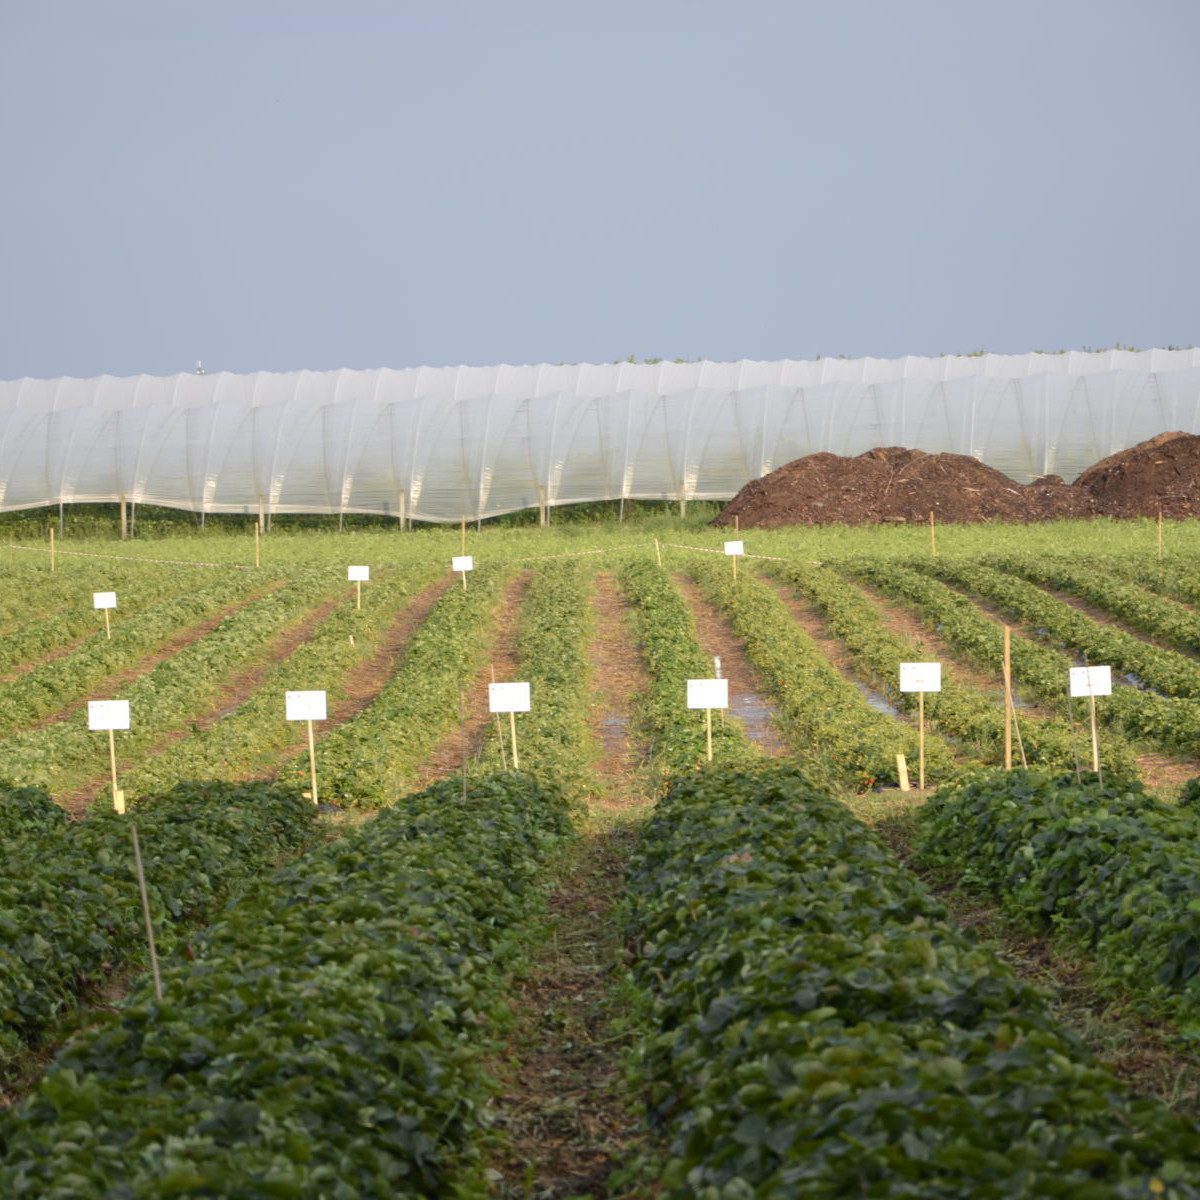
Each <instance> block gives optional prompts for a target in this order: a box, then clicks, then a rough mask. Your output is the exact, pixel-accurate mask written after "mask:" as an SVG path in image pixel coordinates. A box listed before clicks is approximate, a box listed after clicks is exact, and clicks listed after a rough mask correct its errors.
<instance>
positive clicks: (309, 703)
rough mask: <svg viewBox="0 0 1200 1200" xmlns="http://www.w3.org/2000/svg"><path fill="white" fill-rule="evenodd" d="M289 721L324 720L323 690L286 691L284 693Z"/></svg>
mask: <svg viewBox="0 0 1200 1200" xmlns="http://www.w3.org/2000/svg"><path fill="white" fill-rule="evenodd" d="M285 699H286V703H287V719H288V720H289V721H324V720H325V693H324V692H288V693H287V694H286V697H285Z"/></svg>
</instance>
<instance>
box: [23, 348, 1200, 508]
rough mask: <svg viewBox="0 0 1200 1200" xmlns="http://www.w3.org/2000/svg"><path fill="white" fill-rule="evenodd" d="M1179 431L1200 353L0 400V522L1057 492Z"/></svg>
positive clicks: (59, 393) (509, 374)
mask: <svg viewBox="0 0 1200 1200" xmlns="http://www.w3.org/2000/svg"><path fill="white" fill-rule="evenodd" d="M1168 430H1184V431H1186V432H1191V433H1200V351H1197V350H1146V351H1104V352H1099V353H1088V352H1072V353H1067V354H1038V353H1033V354H1022V355H995V354H981V355H966V356H946V357H941V358H916V357H908V358H898V359H876V358H860V359H812V360H782V361H777V362H757V361H743V362H707V361H704V362H688V363H627V362H623V363H608V364H604V363H602V364H574V365H565V366H564V365H551V364H541V365H530V366H509V365H499V366H492V367H437V368H431V367H416V368H409V369H403V370H393V369H381V370H362V371H359V370H340V371H325V372H318V371H297V372H289V373H268V372H258V373H255V374H233V373H228V372H218V373H213V374H205V375H196V374H181V375H173V376H147V375H140V376H131V377H124V378H118V377H113V376H103V377H100V378H97V379H69V378H62V379H17V380H9V381H3V382H0V510H14V509H22V508H34V507H39V506H43V505H56V504H59V503H87V502H113V501H118V500H121V499H122V498H124V499H126V500H129V501H132V502H134V503H138V504H147V503H148V504H161V505H166V506H168V507H172V508H180V509H187V510H190V511H193V512H199V513H238V512H244V513H257V512H259V511H263V512H265V513H268V514H270V513H376V514H386V515H391V516H397V515H399V516H403V517H406V518H409V519H413V520H420V521H455V522H456V521H458V520H460V519H462V518H464V517H465V518H467V519H469V520H479V519H483V518H485V517H490V516H498V515H500V514H502V513H507V512H513V511H516V510H519V509H524V508H533V507H542V506H545V507H546V508H552V507H554V506H556V505H563V504H575V503H579V502H582V501H594V500H622V499H630V500H634V499H643V500H670V501H675V502H679V503H681V504H686V503H687V501H689V500H693V499H703V500H724V499H727V498H729V497H730V496H732V495H733V494H734V493H735V492H736V491H737V490H738V489H739V488H740V487H741V486H742V485H743V484H745V483H746V482H747V481H749V480H750V479H754V478H757V477H759V476H761V475H764V474H766V473H767V472H769V471H771V470H773V469H775V468H776V467H778V466H781V465H782V464H783V463H785V462H789V461H791V460H792V459H795V458H799V457H801V456H803V455H806V454H811V453H814V452H815V451H819V450H827V451H831V452H833V453H835V454H843V455H854V454H860V453H862V452H863V451H865V450H869V449H871V448H872V447H875V446H881V445H886V446H909V447H914V448H917V449H921V450H926V451H929V452H938V451H952V452H954V453H959V454H968V455H972V456H973V457H975V458H977V459H979V460H981V461H982V462H984V463H987V464H988V465H989V466H993V467H996V468H997V469H999V470H1001V471H1003V472H1005V473H1006V474H1007V475H1009V476H1011V477H1012V478H1013V479H1016V480H1018V481H1021V482H1028V481H1030V480H1032V479H1035V478H1037V477H1038V476H1040V475H1044V474H1051V473H1053V474H1058V475H1062V476H1063V477H1064V478H1067V479H1072V478H1074V477H1075V476H1076V475H1078V474H1079V473H1080V472H1081V471H1082V470H1084V469H1085V468H1086V467H1088V466H1090V465H1091V464H1092V463H1093V462H1095V461H1097V460H1098V459H1100V458H1103V457H1105V456H1106V455H1109V454H1112V453H1115V452H1116V451H1119V450H1122V449H1125V448H1127V447H1128V446H1131V445H1133V444H1135V443H1137V442H1139V441H1143V440H1145V439H1146V438H1149V437H1152V436H1154V435H1155V434H1158V433H1163V432H1166V431H1168Z"/></svg>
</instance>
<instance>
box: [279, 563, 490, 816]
mask: <svg viewBox="0 0 1200 1200" xmlns="http://www.w3.org/2000/svg"><path fill="white" fill-rule="evenodd" d="M507 577H508V571H507V569H505V568H498V567H489V568H484V569H481V570H478V571H475V572H473V573H472V576H471V585H470V587H469V588H467V589H466V590H463V589H462V588H458V587H450V588H449V589H447V591H446V592H445V594H444V595H443V596H442V597H441V599H439V600H438V602H437V603H436V604H435V605H434V606H433V608H432V609H431V610H430V613H429V616H428V617H427V618H426V620H425V622H424V623H423V624H422V625H421V627H420V628H419V629H418V630H417V631H416V632H415V633H414V634H413V636H412V639H411V640H410V642H409V644H408V647H407V649H406V650H405V653H404V661H403V663H402V664H401V666H400V669H399V670H398V671H397V672H396V673H395V674H394V675H393V676H392V678H391V679H390V680H389V681H388V683H387V685H386V686H385V687H384V689H383V690H382V691H381V692H380V693H379V695H378V696H377V697H376V698H375V700H374V702H373V703H372V704H370V705H369V706H368V707H367V708H365V709H364V710H363V711H362V712H361V713H359V715H358V716H357V717H355V719H354V720H353V721H348V722H346V724H344V725H340V726H338V728H337V729H335V730H333V731H332V732H331V733H330V734H329V736H328V737H326V738H323V739H322V740H321V742H320V743H319V745H318V746H317V775H318V777H319V779H320V781H321V782H320V787H321V792H322V794H323V795H324V796H325V798H326V799H328V800H331V801H334V802H336V803H338V804H341V805H345V806H347V807H351V808H377V807H378V806H379V805H380V804H382V803H389V802H390V800H391V797H393V796H397V795H401V794H403V792H404V790H405V788H406V787H408V786H411V784H412V781H413V779H414V778H415V777H416V775H417V773H418V771H419V770H420V768H421V766H422V765H423V763H424V762H425V760H426V759H427V758H428V756H429V755H430V753H431V752H432V751H433V750H434V748H435V747H436V746H437V744H438V743H439V742H440V741H441V740H442V739H443V738H444V737H445V736H446V735H447V734H449V733H450V731H451V730H452V729H453V728H454V727H455V726H456V725H457V724H458V723H459V720H460V718H461V715H462V713H461V710H460V707H459V704H460V694H463V693H466V692H467V690H468V689H469V688H471V687H472V686H475V683H476V678H477V676H478V674H479V672H480V671H481V670H483V668H484V666H485V665H486V664H487V661H488V651H489V646H490V644H491V640H492V630H494V628H495V624H496V615H497V608H498V605H499V603H500V600H501V596H502V593H503V585H504V582H505V579H506V578H507ZM283 777H284V778H287V779H294V780H295V781H296V782H297V783H300V782H304V783H307V780H308V758H307V755H305V756H302V757H301V758H299V759H297V760H296V761H295V762H294V763H292V764H290V765H289V766H288V767H287V769H286V771H285V773H284V776H283Z"/></svg>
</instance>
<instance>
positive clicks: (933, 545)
mask: <svg viewBox="0 0 1200 1200" xmlns="http://www.w3.org/2000/svg"><path fill="white" fill-rule="evenodd" d="M929 547H930V549H931V550H932V551H933V557H934V558H937V521H936V520H935V519H934V516H933V512H932V510H931V511H930V513H929Z"/></svg>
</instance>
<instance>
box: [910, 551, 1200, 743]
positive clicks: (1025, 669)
mask: <svg viewBox="0 0 1200 1200" xmlns="http://www.w3.org/2000/svg"><path fill="white" fill-rule="evenodd" d="M920 570H922V571H927V570H932V572H933V573H934V574H935V575H936V577H937V578H938V579H940V580H943V581H945V582H947V583H950V584H952V585H954V586H955V587H960V588H962V589H964V590H965V591H967V592H969V593H972V594H973V595H977V596H981V597H983V598H985V599H987V600H990V601H991V602H993V603H994V604H995V605H996V606H997V607H998V608H999V609H1000V610H1001V611H1002V612H1004V613H1006V614H1007V616H1008V618H1009V619H1010V620H1013V621H1017V622H1024V623H1025V624H1027V625H1029V626H1032V627H1033V629H1034V630H1035V631H1036V633H1037V634H1038V636H1039V638H1042V639H1045V640H1047V641H1052V642H1054V643H1057V644H1058V645H1063V644H1068V645H1071V644H1074V643H1072V642H1071V640H1070V636H1069V630H1068V627H1067V626H1066V625H1064V626H1063V627H1062V628H1057V627H1053V626H1052V625H1048V624H1046V622H1047V621H1049V622H1054V621H1055V620H1056V619H1057V618H1058V617H1059V616H1063V617H1064V620H1065V621H1067V622H1069V623H1070V626H1071V627H1074V618H1075V617H1080V619H1081V620H1083V621H1085V622H1087V624H1088V625H1091V626H1094V627H1095V628H1094V632H1095V634H1096V637H1095V639H1094V640H1093V641H1091V642H1089V645H1088V647H1085V649H1088V654H1089V658H1090V659H1091V661H1092V662H1095V663H1111V664H1113V665H1116V666H1117V667H1118V669H1119V668H1120V662H1119V660H1117V659H1116V658H1110V657H1108V656H1107V655H1106V654H1105V651H1106V650H1112V649H1114V647H1113V646H1111V645H1109V643H1108V639H1107V631H1106V630H1105V629H1104V627H1103V626H1099V625H1096V623H1095V622H1090V621H1087V618H1086V617H1082V616H1081V614H1079V613H1076V612H1075V610H1074V609H1072V608H1071V607H1070V606H1069V605H1066V604H1063V603H1062V602H1061V601H1057V600H1054V599H1053V598H1052V597H1050V596H1047V595H1046V594H1045V593H1044V592H1043V591H1042V590H1041V589H1040V588H1037V587H1035V586H1034V585H1033V584H1031V583H1025V582H1024V581H1023V580H1020V579H1013V578H1011V577H1010V576H1008V575H1005V574H1003V573H1001V572H1000V571H997V570H995V569H994V568H992V567H988V566H985V565H984V564H982V563H967V562H961V561H953V562H952V561H951V560H949V559H941V560H938V564H937V565H936V567H932V568H931V567H930V566H929V565H928V564H924V563H923V564H920ZM1062 610H1066V614H1065V615H1064V614H1063V613H1062ZM980 619H982V618H980ZM1084 632H1086V631H1084ZM1120 636H1121V637H1125V636H1126V635H1120ZM1038 645H1039V643H1037V642H1031V641H1026V640H1025V639H1022V638H1016V637H1014V639H1013V664H1014V670H1015V671H1017V672H1018V673H1019V676H1020V679H1021V681H1022V683H1023V684H1028V685H1029V687H1030V688H1031V690H1033V691H1034V693H1035V694H1036V695H1038V696H1039V697H1041V698H1042V699H1043V700H1046V701H1047V702H1050V703H1053V702H1055V701H1056V700H1065V699H1066V697H1067V692H1068V688H1067V671H1068V668H1070V667H1071V666H1073V665H1075V664H1074V662H1073V660H1072V659H1071V658H1070V657H1069V656H1068V655H1067V654H1065V653H1058V652H1057V651H1053V650H1051V649H1050V647H1049V646H1046V647H1045V652H1044V653H1041V654H1034V653H1033V652H1032V650H1031V647H1037V646H1038ZM1018 654H1019V655H1020V658H1018ZM1050 654H1055V658H1053V659H1051V658H1050V657H1048V656H1049V655H1050ZM1115 682H1116V683H1117V686H1115V687H1114V690H1113V694H1112V695H1111V696H1106V697H1105V698H1104V700H1103V702H1102V703H1100V704H1099V705H1097V708H1098V710H1099V711H1098V716H1099V719H1100V720H1101V721H1103V722H1105V723H1108V724H1111V725H1114V726H1116V727H1117V728H1119V729H1121V730H1122V731H1123V732H1124V733H1125V734H1126V736H1127V737H1129V738H1131V739H1133V740H1134V741H1146V742H1151V743H1153V744H1154V745H1157V746H1160V747H1161V748H1162V749H1164V750H1169V751H1176V752H1180V753H1185V754H1191V753H1194V752H1195V748H1196V745H1197V743H1198V742H1200V700H1194V699H1190V698H1178V697H1171V696H1160V695H1159V694H1158V693H1157V692H1150V691H1143V690H1142V689H1140V688H1137V687H1125V686H1121V685H1120V683H1119V681H1115ZM1068 703H1069V701H1068ZM1078 704H1079V711H1080V713H1081V714H1086V707H1085V705H1086V701H1079V702H1078Z"/></svg>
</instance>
